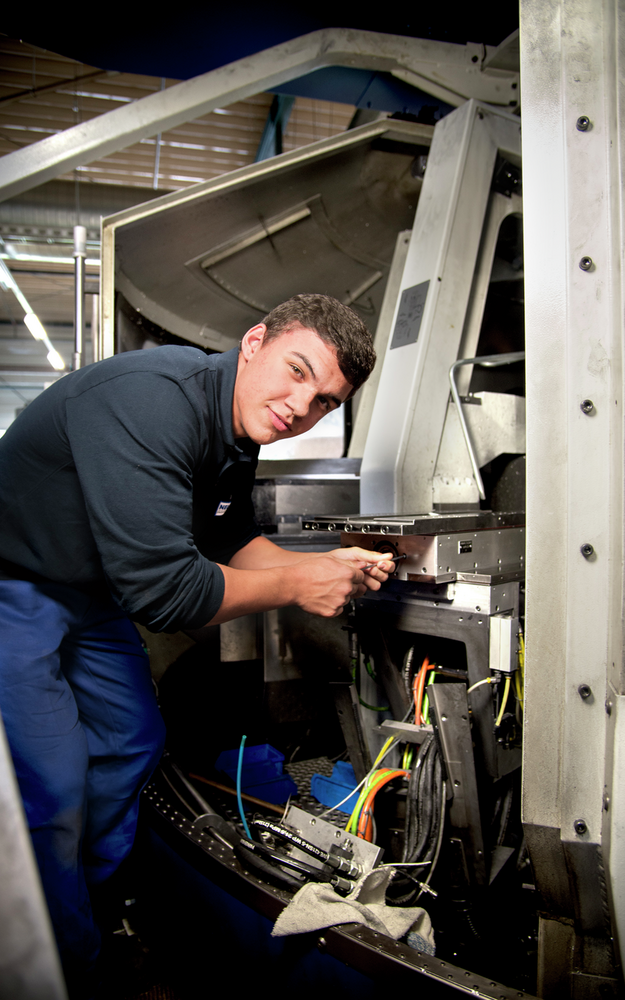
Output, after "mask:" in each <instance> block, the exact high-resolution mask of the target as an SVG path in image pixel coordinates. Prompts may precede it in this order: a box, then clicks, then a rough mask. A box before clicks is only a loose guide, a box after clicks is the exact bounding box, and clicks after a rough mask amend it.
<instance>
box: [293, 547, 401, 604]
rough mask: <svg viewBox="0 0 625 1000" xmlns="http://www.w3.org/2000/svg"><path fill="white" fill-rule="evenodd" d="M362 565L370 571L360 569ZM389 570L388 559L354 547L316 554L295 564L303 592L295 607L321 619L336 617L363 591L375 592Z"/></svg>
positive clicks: (390, 564) (385, 578)
mask: <svg viewBox="0 0 625 1000" xmlns="http://www.w3.org/2000/svg"><path fill="white" fill-rule="evenodd" d="M371 563H375V564H376V565H375V566H371ZM364 566H369V567H371V568H370V569H367V570H364V569H363V567H364ZM393 568H394V567H393V563H392V562H389V560H388V557H387V558H385V557H384V555H382V554H381V553H379V552H371V551H368V550H366V549H360V548H357V547H353V548H347V549H333V550H332V551H331V552H325V553H323V554H319V555H317V556H316V557H315V558H314V559H307V560H306V561H305V562H303V563H300V564H299V576H300V579H301V580H302V581H303V585H304V593H303V594H302V596H300V597H299V599H298V600H297V604H298V606H299V607H300V608H303V610H304V611H308V612H310V614H313V615H321V616H322V617H324V618H331V617H334V616H336V615H340V614H341V612H342V610H343V608H344V607H345V605H346V604H348V603H349V601H351V600H352V599H353V598H354V597H362V595H363V594H365V593H366V592H367V590H379V589H380V586H381V585H382V584H383V583H384V581H385V580H387V579H388V574H389V572H390V571H391V570H392V569H393ZM298 589H299V588H298Z"/></svg>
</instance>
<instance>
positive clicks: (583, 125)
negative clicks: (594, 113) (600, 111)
mask: <svg viewBox="0 0 625 1000" xmlns="http://www.w3.org/2000/svg"><path fill="white" fill-rule="evenodd" d="M575 128H576V129H577V131H578V132H587V131H588V129H589V128H590V118H589V117H588V115H580V116H579V118H578V119H577V121H576V122H575Z"/></svg>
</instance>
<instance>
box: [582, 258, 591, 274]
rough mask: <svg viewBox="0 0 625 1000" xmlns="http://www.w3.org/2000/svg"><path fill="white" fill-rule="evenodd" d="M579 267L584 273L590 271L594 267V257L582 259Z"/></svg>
mask: <svg viewBox="0 0 625 1000" xmlns="http://www.w3.org/2000/svg"><path fill="white" fill-rule="evenodd" d="M579 266H580V268H581V269H582V271H590V269H591V267H592V257H582V259H581V260H580V262H579Z"/></svg>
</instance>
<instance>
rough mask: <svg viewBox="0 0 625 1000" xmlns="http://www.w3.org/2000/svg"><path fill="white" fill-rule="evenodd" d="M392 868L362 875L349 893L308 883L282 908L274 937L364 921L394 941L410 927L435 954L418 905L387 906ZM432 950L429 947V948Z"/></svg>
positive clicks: (426, 921) (426, 919) (423, 912)
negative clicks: (341, 892)
mask: <svg viewBox="0 0 625 1000" xmlns="http://www.w3.org/2000/svg"><path fill="white" fill-rule="evenodd" d="M392 874H393V869H392V868H377V869H374V870H373V871H371V872H369V873H368V874H367V875H363V876H362V877H361V878H360V879H358V881H357V882H356V883H355V885H354V888H353V889H352V891H351V892H350V894H349V895H348V896H339V895H338V893H336V892H334V890H333V889H332V887H331V886H329V885H327V884H326V883H323V882H309V883H308V884H307V885H305V886H303V887H302V888H301V889H300V890H299V891H298V892H297V893H296V894H295V896H294V897H293V899H292V900H291V902H290V903H289V904H288V906H287V907H285V909H284V910H283V911H282V913H281V914H280V916H279V917H278V919H277V920H276V923H275V926H274V928H273V930H272V932H271V933H272V936H273V937H285V936H286V935H288V934H305V933H306V932H307V931H318V930H321V929H322V928H324V927H333V926H334V925H335V924H353V923H357V924H364V925H365V926H366V927H370V928H371V929H372V930H374V931H377V932H378V933H379V934H386V935H387V936H388V937H391V938H393V939H394V940H395V941H397V940H398V939H399V938H401V937H403V936H404V934H406V933H407V932H408V931H409V930H411V928H412V930H413V932H415V933H416V935H418V938H419V939H420V940H421V941H422V942H423V944H424V945H427V949H426V947H423V948H422V949H420V950H423V951H426V950H427V952H428V954H434V947H435V946H434V933H433V931H432V924H431V922H430V917H429V915H428V913H427V912H426V910H424V909H423V908H422V907H420V906H406V907H403V906H401V907H400V906H387V905H386V902H385V898H386V889H387V886H388V884H389V881H390V879H391V876H392ZM430 949H431V950H430Z"/></svg>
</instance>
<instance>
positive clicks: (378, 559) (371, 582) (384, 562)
mask: <svg viewBox="0 0 625 1000" xmlns="http://www.w3.org/2000/svg"><path fill="white" fill-rule="evenodd" d="M328 555H331V556H334V558H335V559H343V560H345V561H347V562H354V563H357V564H358V568H359V569H361V570H362V569H363V567H364V566H369V567H370V568H369V569H365V570H364V574H363V575H364V581H363V582H364V585H365V588H366V589H367V590H379V589H380V585H381V584H383V583H386V581H387V580H388V577H389V573H392V572H393V571H394V569H395V564H394V563H393V561H392V560H391V559H389V556H388V552H386V553H383V552H372V551H371V549H361V548H358V547H357V546H356V545H354V546H352V547H351V548H347V549H333V550H332V551H331V552H329V553H328ZM371 563H374V565H373V566H371ZM363 593H364V591H363Z"/></svg>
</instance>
